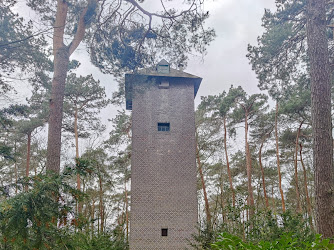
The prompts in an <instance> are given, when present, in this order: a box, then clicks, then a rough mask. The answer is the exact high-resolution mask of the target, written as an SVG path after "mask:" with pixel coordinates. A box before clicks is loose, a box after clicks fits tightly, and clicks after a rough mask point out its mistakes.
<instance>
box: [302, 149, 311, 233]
mask: <svg viewBox="0 0 334 250" xmlns="http://www.w3.org/2000/svg"><path fill="white" fill-rule="evenodd" d="M302 149H303V147H302V144H301V143H300V144H299V155H300V162H301V164H302V167H303V173H304V188H305V196H306V204H307V213H308V217H309V221H310V226H311V228H312V229H313V220H312V205H311V199H310V196H309V193H308V188H307V174H306V168H305V165H304V161H303V155H302Z"/></svg>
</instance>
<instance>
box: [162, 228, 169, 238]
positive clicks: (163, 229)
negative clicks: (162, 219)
mask: <svg viewBox="0 0 334 250" xmlns="http://www.w3.org/2000/svg"><path fill="white" fill-rule="evenodd" d="M161 236H168V228H162V229H161Z"/></svg>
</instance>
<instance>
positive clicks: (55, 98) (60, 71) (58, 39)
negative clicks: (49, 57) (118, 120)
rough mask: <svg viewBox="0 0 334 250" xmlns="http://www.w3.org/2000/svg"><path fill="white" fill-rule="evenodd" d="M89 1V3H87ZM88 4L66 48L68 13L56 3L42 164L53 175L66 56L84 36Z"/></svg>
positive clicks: (58, 147)
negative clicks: (46, 125)
mask: <svg viewBox="0 0 334 250" xmlns="http://www.w3.org/2000/svg"><path fill="white" fill-rule="evenodd" d="M91 1H92V0H91ZM91 1H89V3H90V2H91ZM89 3H88V4H87V7H86V8H85V9H84V10H83V11H82V13H81V15H80V18H79V21H78V25H77V30H76V33H75V35H74V38H73V40H72V42H71V43H70V44H69V45H68V46H66V45H65V44H64V31H65V25H66V17H67V12H68V3H67V1H63V0H58V1H57V12H56V20H55V25H54V32H53V56H54V73H53V79H52V86H51V99H50V114H49V131H48V147H47V162H46V169H47V171H53V172H55V173H59V171H60V152H61V127H62V121H63V100H64V94H65V82H66V76H67V70H68V64H69V60H70V55H71V54H72V53H73V52H74V51H75V50H76V48H77V47H78V46H79V44H80V42H81V41H82V39H83V37H84V35H85V29H86V23H85V20H84V17H85V15H86V13H87V10H88V6H89Z"/></svg>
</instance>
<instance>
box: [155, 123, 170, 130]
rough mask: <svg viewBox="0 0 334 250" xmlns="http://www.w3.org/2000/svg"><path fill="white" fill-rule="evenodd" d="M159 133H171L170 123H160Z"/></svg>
mask: <svg viewBox="0 0 334 250" xmlns="http://www.w3.org/2000/svg"><path fill="white" fill-rule="evenodd" d="M158 131H170V124H169V123H160V122H159V123H158Z"/></svg>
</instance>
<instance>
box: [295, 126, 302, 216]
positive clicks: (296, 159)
mask: <svg viewBox="0 0 334 250" xmlns="http://www.w3.org/2000/svg"><path fill="white" fill-rule="evenodd" d="M303 123H304V121H302V122H301V123H300V124H299V127H298V130H297V136H296V147H295V159H294V166H295V182H296V197H297V212H298V213H301V212H302V207H301V205H300V193H299V180H298V164H297V163H298V145H299V136H300V131H301V128H302V126H303Z"/></svg>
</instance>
